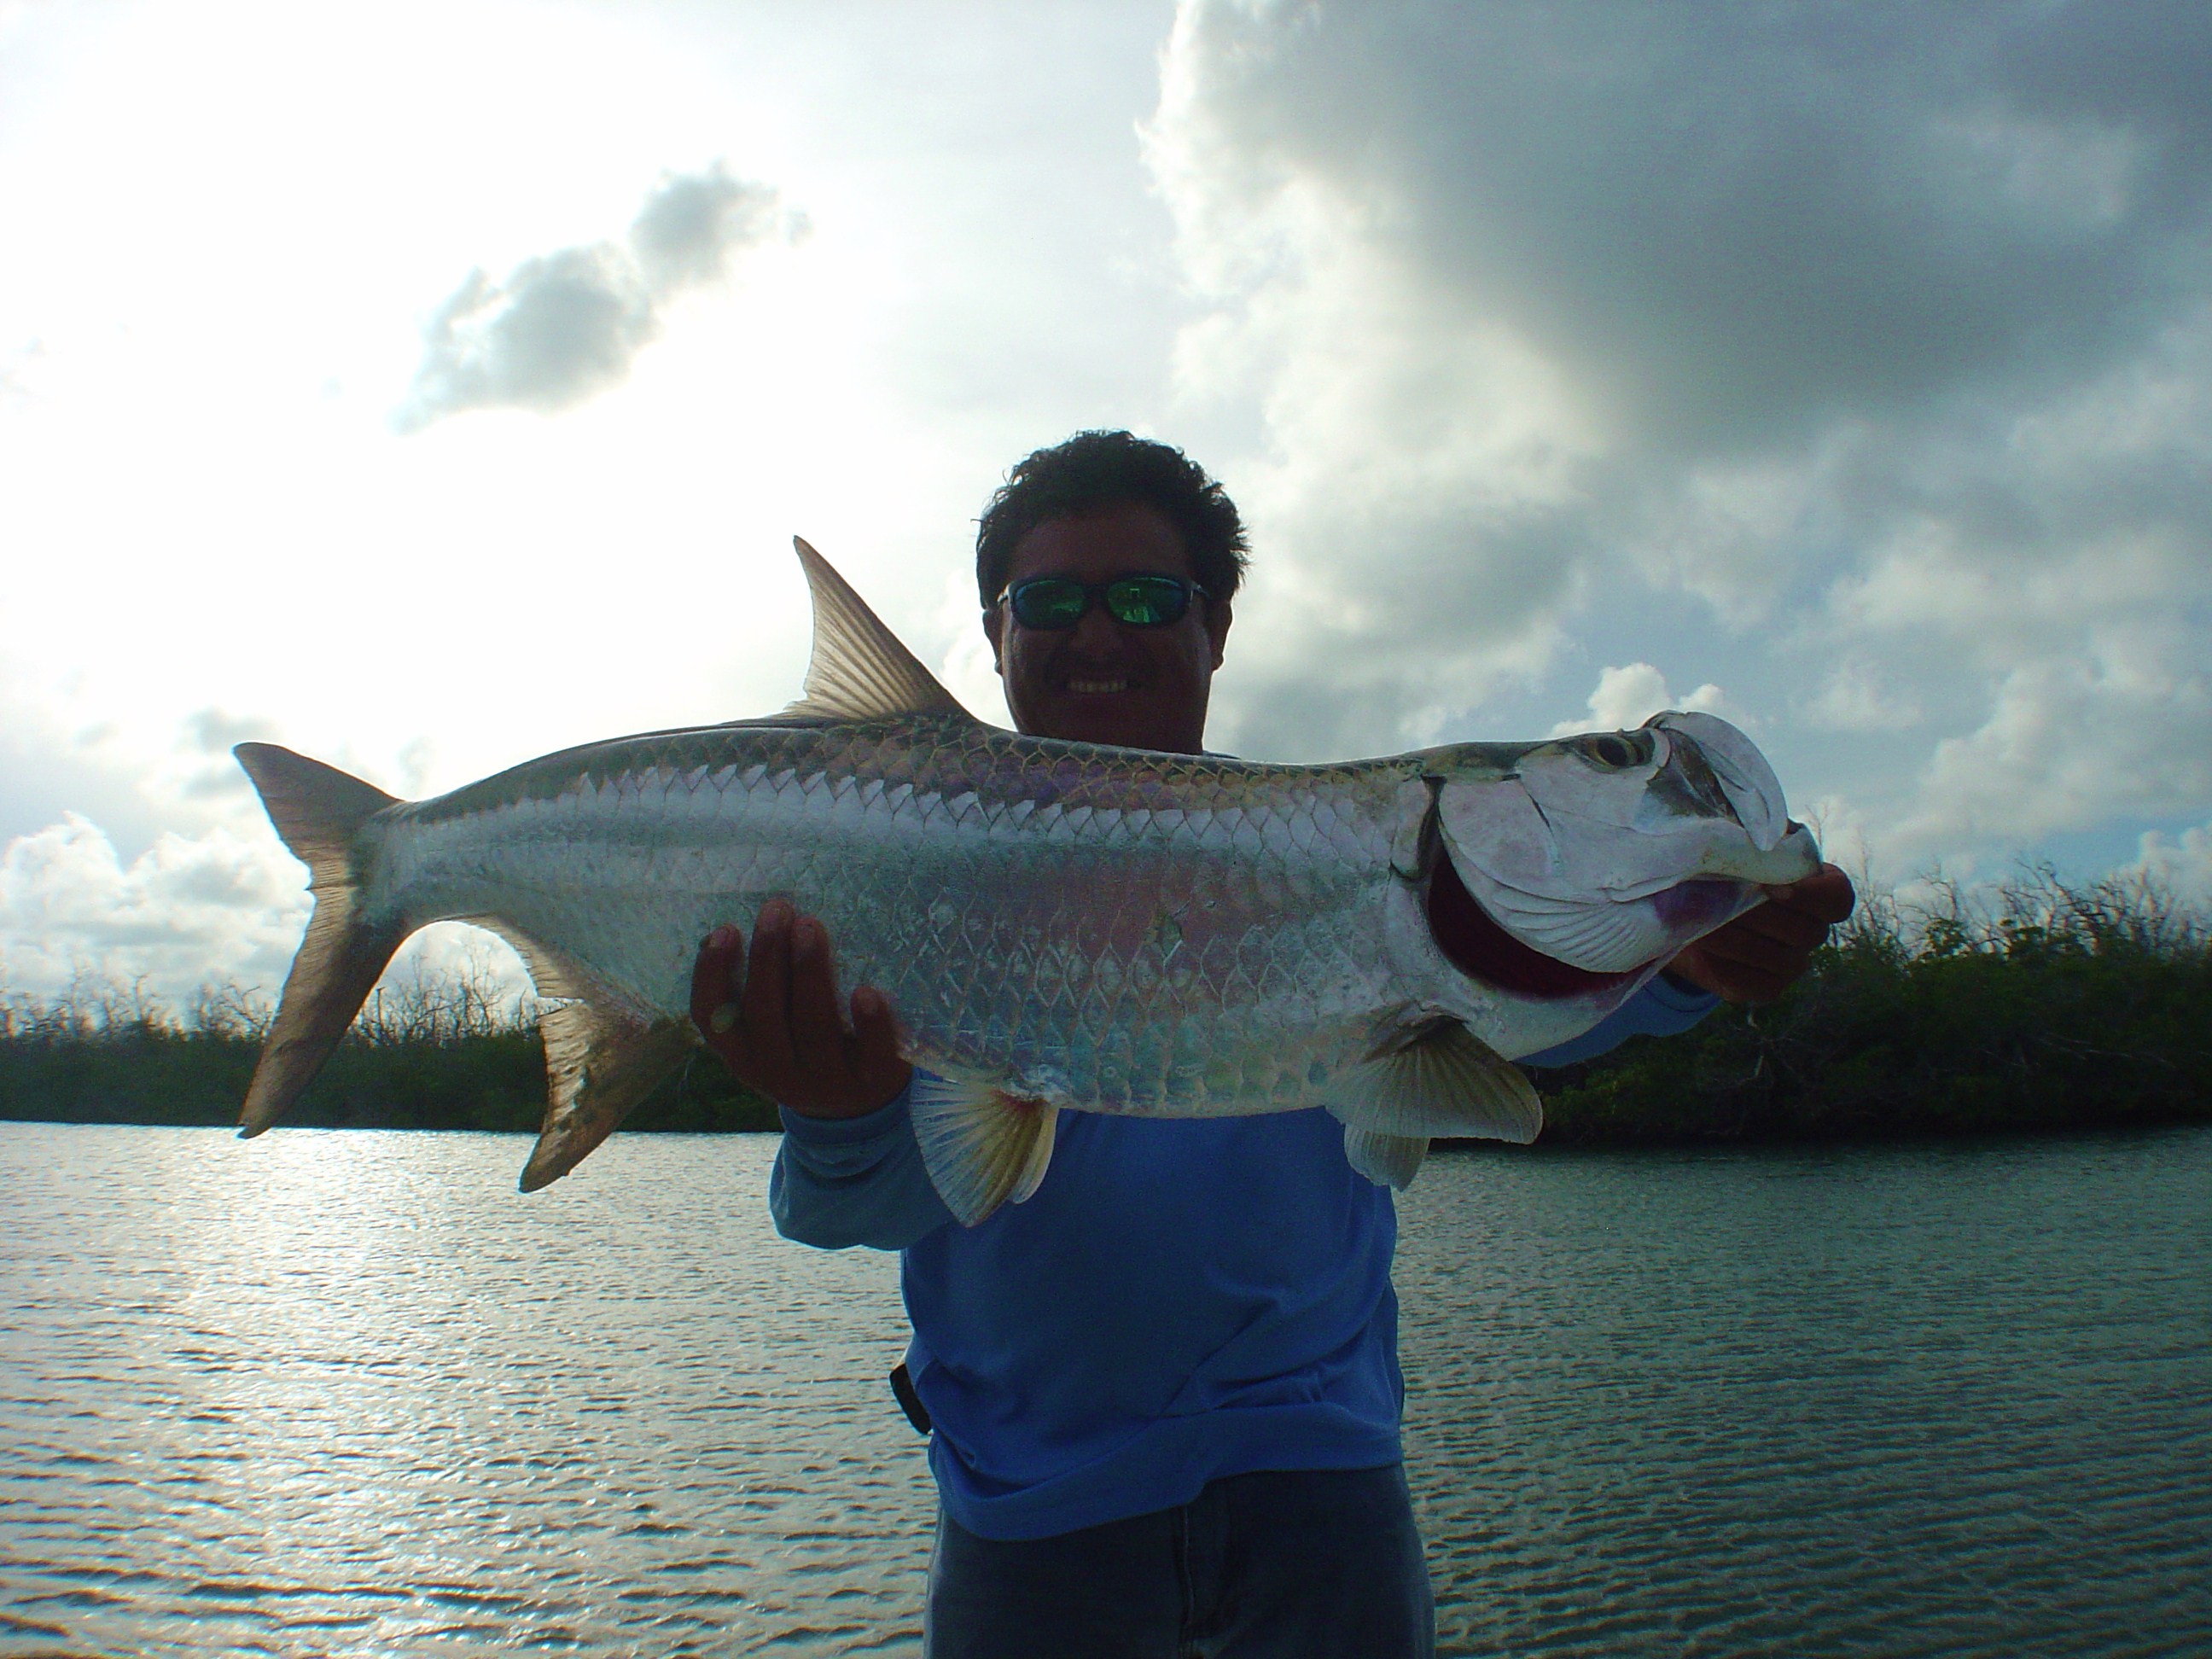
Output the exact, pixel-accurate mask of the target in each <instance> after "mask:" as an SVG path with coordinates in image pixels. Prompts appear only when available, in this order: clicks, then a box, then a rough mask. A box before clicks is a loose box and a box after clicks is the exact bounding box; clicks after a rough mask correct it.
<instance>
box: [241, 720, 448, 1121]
mask: <svg viewBox="0 0 2212 1659" xmlns="http://www.w3.org/2000/svg"><path fill="white" fill-rule="evenodd" d="M231 752H232V753H233V754H234V755H235V756H237V757H238V763H239V764H240V766H242V767H244V768H245V769H246V776H247V777H249V778H251V779H252V781H253V787H255V788H256V789H258V791H260V793H261V804H262V805H263V806H264V807H265V808H266V809H267V810H268V813H269V821H270V823H273V824H274V825H276V833H277V834H278V835H279V836H283V840H284V844H285V846H287V847H289V848H291V849H292V853H293V856H295V858H297V859H298V860H300V861H301V863H302V864H304V865H306V866H307V869H308V871H309V878H308V882H307V890H308V891H309V892H311V893H313V895H314V896H315V909H314V914H313V916H312V917H310V918H309V919H308V922H307V936H306V937H305V938H304V939H301V941H300V951H299V954H298V955H297V956H295V957H293V958H292V971H291V972H290V973H289V974H288V975H285V978H284V991H283V995H282V996H280V997H279V998H278V999H277V1002H276V1019H275V1020H274V1021H273V1022H272V1023H271V1024H270V1027H269V1035H268V1036H266V1037H265V1038H264V1039H263V1040H262V1044H261V1058H260V1059H259V1060H258V1061H257V1062H256V1063H255V1065H254V1067H253V1081H252V1083H251V1084H249V1085H247V1087H246V1104H245V1106H244V1107H243V1109H240V1112H239V1115H238V1122H239V1133H240V1134H241V1135H244V1136H248V1137H251V1136H253V1135H258V1134H259V1133H261V1132H262V1131H263V1130H264V1129H266V1128H267V1127H269V1126H270V1124H271V1123H273V1122H275V1121H276V1119H277V1117H278V1115H280V1114H282V1113H283V1110H284V1109H285V1108H286V1107H288V1106H289V1105H290V1104H291V1103H293V1101H294V1100H295V1099H297V1098H298V1097H299V1095H300V1091H301V1090H303V1089H305V1088H306V1087H307V1085H308V1084H309V1083H310V1082H312V1081H313V1079H314V1075H315V1073H317V1072H319V1071H320V1070H321V1069H322V1065H323V1062H324V1061H325V1060H327V1059H329V1058H330V1054H331V1049H333V1048H336V1047H337V1042H338V1039H339V1038H340V1037H342V1036H344V1035H345V1032H346V1028H347V1027H348V1026H349V1025H350V1024H353V1018H354V1016H355V1015H356V1014H357V1013H359V1012H361V1006H362V1003H364V1002H366V1001H368V994H369V991H370V990H371V989H372V988H373V987H374V986H375V984H376V981H377V980H378V979H379V978H380V976H381V975H383V973H384V969H385V966H386V963H389V962H390V961H391V960H392V952H393V951H397V950H398V948H399V944H400V941H401V940H402V939H405V938H406V937H407V934H408V933H409V932H410V929H409V928H407V927H405V926H404V925H402V926H396V927H395V926H392V925H388V924H387V925H384V926H379V925H376V924H374V923H372V922H371V921H369V920H368V917H367V916H366V915H364V914H363V911H362V904H361V895H360V890H359V886H358V883H357V879H356V876H357V872H356V865H355V850H354V849H355V842H356V836H358V835H359V833H360V830H361V827H362V825H363V824H364V823H368V820H369V819H370V818H372V817H375V816H376V815H377V814H378V813H379V812H381V811H384V810H385V809H386V807H389V806H396V805H398V804H399V801H398V797H397V796H393V795H387V794H386V793H384V792H383V791H382V790H381V789H379V788H377V787H374V785H371V784H367V783H363V782H362V781H361V780H360V779H359V778H356V777H352V776H349V775H348V774H346V773H343V772H341V771H339V770H338V769H337V768H336V767H334V766H325V765H324V764H323V763H321V762H320V761H313V760H309V759H308V758H307V757H306V756H305V755H295V754H294V753H293V752H292V751H291V750H289V749H280V748H278V747H277V746H276V744H272V743H241V744H239V745H238V747H237V748H235V749H234V750H232V751H231Z"/></svg>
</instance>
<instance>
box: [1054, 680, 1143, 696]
mask: <svg viewBox="0 0 2212 1659" xmlns="http://www.w3.org/2000/svg"><path fill="white" fill-rule="evenodd" d="M1067 689H1068V690H1070V691H1072V692H1073V693H1074V694H1075V695H1076V696H1079V697H1103V696H1111V695H1112V694H1113V693H1115V692H1116V691H1127V690H1128V689H1129V682H1128V681H1127V680H1125V679H1121V680H1079V679H1070V680H1069V681H1068V682H1067Z"/></svg>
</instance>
